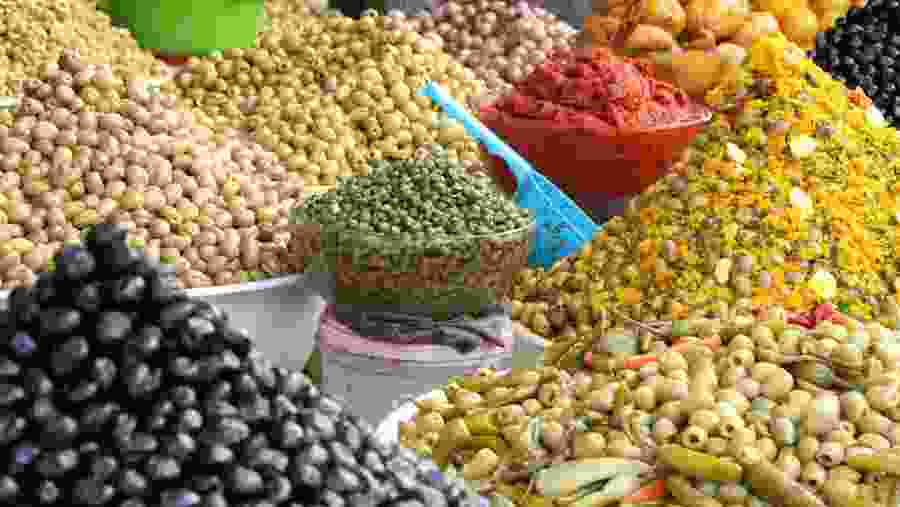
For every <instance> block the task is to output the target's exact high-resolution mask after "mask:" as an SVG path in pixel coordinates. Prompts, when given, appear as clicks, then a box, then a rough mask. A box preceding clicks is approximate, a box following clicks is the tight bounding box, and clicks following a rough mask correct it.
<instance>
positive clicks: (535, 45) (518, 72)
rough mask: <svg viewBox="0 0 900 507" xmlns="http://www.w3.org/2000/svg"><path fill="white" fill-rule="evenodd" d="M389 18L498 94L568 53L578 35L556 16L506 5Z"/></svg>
mask: <svg viewBox="0 0 900 507" xmlns="http://www.w3.org/2000/svg"><path fill="white" fill-rule="evenodd" d="M389 18H391V25H392V26H395V27H403V28H407V29H410V30H413V31H415V32H418V33H421V34H423V35H424V36H425V37H426V38H428V39H430V40H432V41H434V42H435V43H436V44H437V45H438V47H440V48H441V49H443V50H444V51H446V52H447V53H449V54H450V55H452V56H454V57H456V58H457V59H459V61H460V62H462V63H463V64H464V65H466V66H468V67H470V68H471V69H472V70H474V71H475V75H477V76H478V77H479V78H480V79H482V80H483V81H484V82H485V84H486V85H487V88H488V89H489V90H490V91H492V92H498V93H499V92H503V91H504V89H505V88H507V87H508V86H509V85H510V84H515V83H517V82H519V81H521V80H522V79H523V78H525V77H526V76H527V75H528V74H530V73H531V71H532V70H533V69H534V67H535V65H538V64H540V63H542V62H543V61H544V59H545V58H546V53H547V51H550V50H553V49H565V48H568V47H569V46H570V45H571V44H572V43H574V39H575V34H576V30H575V29H574V28H572V27H571V26H569V25H567V24H566V23H565V22H563V21H561V20H560V19H559V18H557V17H556V16H555V15H553V14H552V13H550V12H548V11H546V10H544V9H542V8H538V7H531V6H529V5H528V4H527V3H526V2H517V3H514V2H511V1H508V0H452V1H449V2H446V3H445V4H444V5H442V6H440V7H438V8H437V9H436V10H435V11H434V12H421V13H418V14H416V15H413V16H405V15H404V14H403V13H401V12H399V11H398V12H391V13H390V15H389Z"/></svg>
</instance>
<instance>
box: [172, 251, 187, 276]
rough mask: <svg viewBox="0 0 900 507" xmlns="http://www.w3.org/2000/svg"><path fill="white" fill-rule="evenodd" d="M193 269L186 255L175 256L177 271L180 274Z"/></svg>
mask: <svg viewBox="0 0 900 507" xmlns="http://www.w3.org/2000/svg"><path fill="white" fill-rule="evenodd" d="M190 269H191V263H190V262H188V261H187V259H185V258H184V257H181V256H178V257H176V258H175V273H176V274H178V275H182V274H184V273H186V272H188V271H189V270H190Z"/></svg>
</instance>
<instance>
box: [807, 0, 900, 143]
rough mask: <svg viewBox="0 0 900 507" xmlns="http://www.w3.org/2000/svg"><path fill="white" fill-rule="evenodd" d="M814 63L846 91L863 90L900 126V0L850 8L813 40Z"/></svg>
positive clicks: (871, 2) (886, 116) (890, 120)
mask: <svg viewBox="0 0 900 507" xmlns="http://www.w3.org/2000/svg"><path fill="white" fill-rule="evenodd" d="M812 56H813V59H814V60H815V62H816V64H818V65H819V67H822V68H823V69H824V70H826V71H828V72H829V73H831V75H832V76H834V77H835V78H836V79H838V80H840V81H843V82H844V83H845V84H846V85H847V87H848V88H851V89H852V88H856V87H857V86H858V87H860V88H862V90H863V91H864V92H865V93H866V95H867V96H868V97H869V98H871V99H872V101H873V102H874V103H875V106H876V107H878V109H879V110H880V111H881V112H882V113H883V114H884V116H885V118H886V119H887V120H888V121H889V122H891V123H892V124H893V125H895V126H897V125H900V82H898V76H900V0H870V1H869V2H868V3H867V4H866V6H865V7H861V8H857V7H854V8H851V9H850V11H849V12H848V13H847V15H846V16H845V17H843V18H838V19H837V22H836V23H835V26H834V28H832V29H830V30H828V31H826V32H820V33H819V34H818V35H817V36H816V48H815V50H814V52H813V55H812Z"/></svg>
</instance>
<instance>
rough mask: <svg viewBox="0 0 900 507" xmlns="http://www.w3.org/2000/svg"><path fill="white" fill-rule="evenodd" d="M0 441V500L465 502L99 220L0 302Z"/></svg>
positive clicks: (452, 506) (158, 504) (357, 505)
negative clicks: (46, 269)
mask: <svg viewBox="0 0 900 507" xmlns="http://www.w3.org/2000/svg"><path fill="white" fill-rule="evenodd" d="M260 318H263V316H260ZM0 451H2V454H0V459H2V460H3V464H2V469H0V505H3V506H7V505H8V506H13V505H16V506H28V507H39V506H43V505H59V506H62V505H66V506H79V505H87V506H115V507H227V506H236V507H280V506H290V507H382V506H396V507H426V506H428V507H457V506H463V505H470V504H472V502H475V501H476V500H478V499H477V498H476V497H473V496H472V495H470V494H469V493H467V491H466V490H465V488H464V487H463V486H462V485H461V484H460V483H459V482H456V481H452V480H449V479H447V478H445V477H444V476H442V475H441V474H440V473H438V470H437V468H436V467H435V465H434V464H433V463H431V462H430V461H427V460H422V459H420V458H417V457H416V456H415V455H414V453H412V452H411V451H407V450H404V449H400V448H398V447H397V446H396V445H393V444H386V443H384V442H381V441H380V440H378V439H377V438H375V437H374V436H373V431H372V428H371V427H370V426H368V425H367V424H366V423H365V422H364V421H362V420H361V419H359V418H357V417H354V416H353V415H352V414H349V413H347V412H346V411H345V409H344V408H343V407H342V405H341V404H340V403H339V402H338V401H336V400H335V399H333V398H330V397H328V396H325V395H323V394H322V393H320V392H319V390H318V389H317V388H316V387H315V386H314V385H313V384H311V383H310V382H309V380H308V379H307V378H306V377H305V376H304V375H302V374H301V373H297V372H292V371H288V370H285V369H283V368H278V367H274V366H273V365H272V364H271V363H270V362H268V361H266V360H265V359H263V358H261V357H260V356H259V355H258V353H257V352H256V351H255V350H254V347H253V345H252V343H251V338H250V337H249V336H247V334H246V333H245V332H243V331H240V330H238V329H235V328H233V327H231V326H230V325H229V323H228V317H227V316H226V315H224V314H223V313H222V312H221V311H220V310H218V309H217V308H216V307H214V306H212V305H209V304H206V303H204V302H199V301H195V300H192V299H190V298H188V297H187V296H186V294H185V292H183V291H182V290H181V289H179V288H178V287H177V285H176V278H175V273H174V271H172V270H171V268H170V267H168V266H166V265H160V264H157V263H154V262H153V261H152V260H150V259H149V258H147V257H145V256H144V255H143V254H142V253H141V252H140V251H138V250H135V249H133V248H130V247H129V245H128V243H127V238H126V233H125V231H124V229H121V228H119V227H117V226H112V225H99V226H97V227H96V228H94V229H93V230H92V231H91V232H90V234H89V235H87V237H86V240H85V244H84V245H83V246H71V247H68V248H66V249H65V250H64V251H63V252H62V253H60V254H59V255H58V256H57V257H56V259H55V270H54V272H52V273H44V274H41V275H40V277H39V278H38V280H37V282H36V283H35V285H34V286H33V287H32V288H28V289H25V288H21V289H16V290H14V291H13V292H12V293H11V294H10V297H9V300H8V308H7V309H5V310H3V311H2V312H0Z"/></svg>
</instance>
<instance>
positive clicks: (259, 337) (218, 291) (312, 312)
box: [188, 274, 325, 371]
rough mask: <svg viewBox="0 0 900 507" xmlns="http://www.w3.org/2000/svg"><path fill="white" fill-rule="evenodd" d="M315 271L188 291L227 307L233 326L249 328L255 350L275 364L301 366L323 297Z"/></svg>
mask: <svg viewBox="0 0 900 507" xmlns="http://www.w3.org/2000/svg"><path fill="white" fill-rule="evenodd" d="M316 281H318V280H317V279H316V277H315V275H306V274H303V275H290V276H283V277H278V278H272V279H270V280H262V281H259V282H249V283H242V284H238V285H226V286H223V287H209V288H205V289H190V290H188V294H190V295H191V296H192V297H195V298H198V299H201V300H203V301H207V302H209V303H212V304H214V305H216V306H218V307H219V308H222V309H223V310H225V312H226V313H227V314H228V316H229V319H230V320H231V322H233V323H234V325H235V326H236V327H240V328H244V329H246V330H248V331H249V332H250V336H251V337H253V339H254V341H255V342H256V346H257V347H259V350H260V351H262V353H263V354H265V355H266V357H268V358H269V359H270V360H272V361H273V362H275V364H277V365H279V366H283V367H285V368H290V369H293V370H297V371H302V370H303V367H304V366H305V365H306V360H307V359H309V355H310V354H311V353H312V351H313V348H314V347H315V340H316V333H317V332H318V329H319V319H320V317H321V315H322V311H323V310H324V309H325V300H324V299H323V298H322V296H321V294H320V291H319V290H318V287H317V284H316V283H315V282H316Z"/></svg>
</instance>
